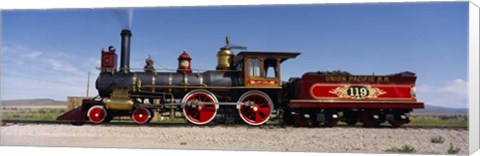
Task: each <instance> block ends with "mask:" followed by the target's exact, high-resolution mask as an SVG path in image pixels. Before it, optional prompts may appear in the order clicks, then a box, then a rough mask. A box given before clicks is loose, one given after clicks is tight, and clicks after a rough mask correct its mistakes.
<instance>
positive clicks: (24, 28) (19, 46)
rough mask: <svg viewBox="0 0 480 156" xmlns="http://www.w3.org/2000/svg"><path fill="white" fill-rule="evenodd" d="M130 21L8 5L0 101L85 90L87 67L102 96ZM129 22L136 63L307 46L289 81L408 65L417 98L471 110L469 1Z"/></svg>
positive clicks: (185, 14) (247, 10)
mask: <svg viewBox="0 0 480 156" xmlns="http://www.w3.org/2000/svg"><path fill="white" fill-rule="evenodd" d="M127 25H128V11H127V10H126V9H77V10H72V9H64V10H23V11H22V10H17V11H3V12H2V33H3V36H2V39H3V46H2V62H1V63H2V67H1V68H2V70H1V81H2V82H1V99H2V100H9V99H31V98H52V99H56V100H66V97H67V96H84V95H85V90H86V83H87V82H86V81H87V73H88V72H89V71H90V72H91V73H92V76H91V83H90V90H91V92H90V96H94V95H96V90H95V87H94V81H95V79H96V76H97V74H98V71H97V70H96V69H95V67H98V66H99V64H100V50H101V49H102V48H107V47H108V46H109V45H114V46H115V47H117V49H120V46H119V43H120V35H119V33H120V30H121V29H122V28H125V27H126V26H127ZM131 29H132V33H133V36H132V49H131V50H132V52H131V60H130V64H131V67H140V68H141V67H143V66H144V60H145V58H147V57H148V55H151V56H152V57H153V58H154V60H155V61H156V63H155V66H156V67H157V68H161V66H166V67H169V68H176V66H177V60H176V58H177V57H178V55H179V54H180V53H181V52H182V50H184V49H185V50H187V52H188V53H189V54H190V56H191V57H192V58H193V60H192V67H193V68H199V69H215V66H216V58H215V55H216V53H217V52H218V50H219V48H220V47H221V46H223V45H224V44H225V41H224V38H225V36H226V35H229V36H230V38H231V43H232V44H235V45H243V46H247V47H248V50H251V51H256V50H258V51H295V52H302V54H301V55H300V56H299V57H297V58H296V59H293V60H289V61H286V62H285V63H284V64H283V66H282V75H281V76H282V79H283V80H288V78H289V77H299V76H301V75H302V74H303V73H305V72H310V71H325V70H344V71H348V72H350V73H353V74H366V75H370V74H372V73H375V74H392V73H397V72H402V71H412V72H415V73H416V74H417V76H418V79H417V92H418V93H417V95H418V98H419V100H420V101H423V102H425V103H426V104H429V105H436V106H448V107H455V108H467V98H468V92H467V86H468V80H467V66H468V64H467V63H468V62H467V59H468V55H467V54H468V51H467V46H468V44H467V41H468V3H467V2H455V3H454V2H448V3H390V4H387V3H385V4H324V5H296V6H238V7H176V8H165V7H164V8H136V9H133V18H132V27H131ZM236 52H237V53H238V51H236ZM118 63H119V62H118Z"/></svg>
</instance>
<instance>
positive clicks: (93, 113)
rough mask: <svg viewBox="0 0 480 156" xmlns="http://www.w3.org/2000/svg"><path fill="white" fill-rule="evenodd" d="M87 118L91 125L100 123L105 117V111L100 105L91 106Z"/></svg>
mask: <svg viewBox="0 0 480 156" xmlns="http://www.w3.org/2000/svg"><path fill="white" fill-rule="evenodd" d="M87 117H88V119H89V120H90V121H91V122H93V123H96V124H99V123H102V122H103V121H104V120H105V118H106V117H107V110H106V109H105V107H103V106H100V105H96V106H92V107H90V109H88V112H87Z"/></svg>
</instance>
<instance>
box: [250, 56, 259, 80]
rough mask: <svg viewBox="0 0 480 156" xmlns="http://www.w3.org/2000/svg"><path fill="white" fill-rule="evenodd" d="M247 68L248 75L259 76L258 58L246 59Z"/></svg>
mask: <svg viewBox="0 0 480 156" xmlns="http://www.w3.org/2000/svg"><path fill="white" fill-rule="evenodd" d="M248 70H249V72H248V73H249V76H250V77H260V76H261V75H260V60H258V59H249V60H248Z"/></svg>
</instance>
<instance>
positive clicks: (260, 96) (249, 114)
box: [238, 90, 273, 125]
mask: <svg viewBox="0 0 480 156" xmlns="http://www.w3.org/2000/svg"><path fill="white" fill-rule="evenodd" d="M238 102H239V103H242V104H241V105H240V108H239V109H238V112H239V113H240V117H241V118H242V120H243V121H245V122H246V123H248V124H250V125H261V124H263V123H265V122H267V120H268V119H269V118H270V113H271V112H272V104H273V102H272V100H271V99H270V97H268V95H267V94H265V93H264V92H261V91H255V90H254V91H248V92H246V93H244V94H243V95H242V96H241V97H240V99H239V100H238Z"/></svg>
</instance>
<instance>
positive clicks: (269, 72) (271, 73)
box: [264, 59, 278, 78]
mask: <svg viewBox="0 0 480 156" xmlns="http://www.w3.org/2000/svg"><path fill="white" fill-rule="evenodd" d="M264 67H265V78H276V77H278V76H277V75H278V73H277V70H275V69H276V68H277V62H276V60H271V59H268V60H265V65H264Z"/></svg>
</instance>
